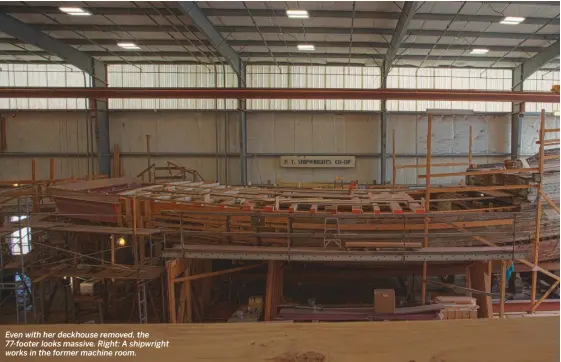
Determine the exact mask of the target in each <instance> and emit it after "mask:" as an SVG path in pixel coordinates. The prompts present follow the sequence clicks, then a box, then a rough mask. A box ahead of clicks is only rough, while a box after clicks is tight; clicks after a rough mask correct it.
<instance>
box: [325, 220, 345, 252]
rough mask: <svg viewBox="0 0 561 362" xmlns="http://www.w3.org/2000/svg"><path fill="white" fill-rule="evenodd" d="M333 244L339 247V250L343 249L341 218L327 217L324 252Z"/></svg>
mask: <svg viewBox="0 0 561 362" xmlns="http://www.w3.org/2000/svg"><path fill="white" fill-rule="evenodd" d="M331 243H333V244H335V245H337V246H338V247H339V249H342V248H343V245H342V244H343V242H342V241H341V229H340V227H339V218H336V217H326V218H325V219H324V221H323V250H326V249H327V247H328V246H329V245H330V244H331Z"/></svg>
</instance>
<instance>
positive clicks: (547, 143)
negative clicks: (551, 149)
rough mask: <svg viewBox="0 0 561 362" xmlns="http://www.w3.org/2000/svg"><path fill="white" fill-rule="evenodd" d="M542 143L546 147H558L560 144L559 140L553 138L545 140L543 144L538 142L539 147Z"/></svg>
mask: <svg viewBox="0 0 561 362" xmlns="http://www.w3.org/2000/svg"><path fill="white" fill-rule="evenodd" d="M542 143H543V145H544V146H551V145H557V144H559V138H553V139H550V140H543V142H542V141H536V144H537V145H540V144H542Z"/></svg>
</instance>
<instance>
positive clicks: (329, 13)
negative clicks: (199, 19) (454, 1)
mask: <svg viewBox="0 0 561 362" xmlns="http://www.w3.org/2000/svg"><path fill="white" fill-rule="evenodd" d="M519 3H520V2H517V3H516V4H517V5H518V4H519ZM536 5H538V6H540V5H543V2H540V3H537V4H536V3H534V6H536ZM557 7H559V4H557ZM85 9H87V10H88V11H90V12H91V13H92V14H93V15H161V14H170V13H171V14H173V15H183V12H182V11H181V10H180V9H178V8H174V7H157V6H154V7H142V8H135V7H103V6H99V7H98V6H92V7H85ZM201 10H202V12H203V13H204V15H205V16H207V17H208V16H220V17H248V14H247V11H245V10H244V9H215V8H202V9H201ZM0 11H2V12H4V13H11V14H53V15H58V14H60V13H61V11H60V10H59V8H58V7H56V6H18V5H5V6H0ZM308 13H309V14H310V17H312V18H349V19H350V18H352V17H353V12H352V11H340V10H308ZM251 14H252V15H253V16H254V17H267V18H272V17H280V18H284V17H286V14H285V12H284V11H282V10H273V9H251ZM454 16H455V14H433V13H417V14H416V15H415V20H435V21H450V20H452V19H454ZM354 17H355V18H356V19H399V17H400V13H399V12H396V11H355V13H354ZM503 19H504V16H497V15H479V14H478V15H472V14H463V15H462V14H460V15H458V16H457V17H456V21H477V22H489V23H498V22H500V21H501V20H503ZM548 21H549V18H541V17H527V18H526V20H524V24H545V23H546V22H548Z"/></svg>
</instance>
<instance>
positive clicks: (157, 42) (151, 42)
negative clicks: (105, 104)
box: [0, 38, 544, 53]
mask: <svg viewBox="0 0 561 362" xmlns="http://www.w3.org/2000/svg"><path fill="white" fill-rule="evenodd" d="M57 40H58V41H61V42H63V43H65V44H69V45H77V46H78V45H92V44H94V43H95V44H98V45H108V46H112V45H113V46H116V40H115V39H82V38H64V39H63V38H57ZM121 40H122V39H121ZM193 40H196V39H190V40H181V39H176V40H174V39H131V41H134V43H135V44H137V45H141V46H142V45H147V46H186V47H193ZM197 42H198V43H200V44H203V45H208V46H210V45H212V44H211V43H210V42H209V41H207V40H200V42H199V40H197ZM301 43H302V42H299V41H292V40H287V41H278V40H273V41H269V40H268V41H267V44H268V45H269V46H270V47H282V48H286V47H287V46H289V47H296V46H297V45H298V44H301ZM0 44H15V45H21V44H25V42H22V41H21V40H19V39H14V38H0ZM228 44H230V46H232V47H235V46H238V47H244V48H247V47H249V46H258V47H262V46H263V42H262V41H261V40H228ZM314 45H315V46H316V49H321V48H324V47H325V48H345V49H348V48H349V46H350V45H351V43H349V42H348V41H314ZM352 47H353V49H356V48H366V49H372V48H377V49H387V48H389V47H390V45H389V44H388V43H385V42H360V41H353V43H352ZM485 47H486V48H487V49H489V50H490V51H500V52H508V51H511V50H512V46H503V45H486V46H485ZM401 48H402V49H440V50H471V49H473V46H472V45H464V44H445V43H442V44H437V45H436V46H435V45H434V44H430V43H415V42H411V43H402V44H401ZM543 49H544V48H543V47H536V46H528V47H525V46H521V47H518V48H517V50H519V51H521V52H527V53H539V52H541V51H542V50H543ZM193 50H197V49H195V48H193Z"/></svg>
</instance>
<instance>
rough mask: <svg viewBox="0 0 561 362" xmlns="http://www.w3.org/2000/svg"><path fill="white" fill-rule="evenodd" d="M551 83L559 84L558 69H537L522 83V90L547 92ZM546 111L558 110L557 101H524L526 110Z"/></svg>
mask: <svg viewBox="0 0 561 362" xmlns="http://www.w3.org/2000/svg"><path fill="white" fill-rule="evenodd" d="M553 85H559V72H558V71H541V70H540V71H537V72H535V73H534V74H532V75H531V76H530V77H528V79H526V80H525V81H524V83H523V85H522V89H524V91H536V92H549V91H551V87H552V86H553ZM542 109H545V111H546V112H553V111H554V110H557V111H558V110H559V103H526V112H541V110H542Z"/></svg>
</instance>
